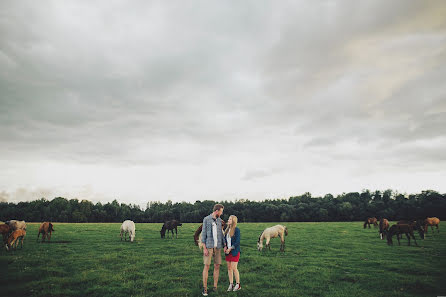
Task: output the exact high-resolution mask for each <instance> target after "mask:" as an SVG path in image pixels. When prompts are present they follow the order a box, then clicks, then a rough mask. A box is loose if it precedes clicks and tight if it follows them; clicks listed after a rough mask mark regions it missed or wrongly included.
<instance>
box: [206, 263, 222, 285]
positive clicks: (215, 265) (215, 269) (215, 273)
mask: <svg viewBox="0 0 446 297" xmlns="http://www.w3.org/2000/svg"><path fill="white" fill-rule="evenodd" d="M208 269H209V268H208ZM219 275H220V264H214V288H216V287H217V285H218V276H219Z"/></svg>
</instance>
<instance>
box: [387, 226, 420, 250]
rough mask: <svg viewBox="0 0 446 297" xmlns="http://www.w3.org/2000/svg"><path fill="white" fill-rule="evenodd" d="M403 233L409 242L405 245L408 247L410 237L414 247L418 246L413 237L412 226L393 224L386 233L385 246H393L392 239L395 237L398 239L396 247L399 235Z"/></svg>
mask: <svg viewBox="0 0 446 297" xmlns="http://www.w3.org/2000/svg"><path fill="white" fill-rule="evenodd" d="M403 233H404V234H406V237H407V239H408V240H409V242H408V243H407V245H410V237H412V238H413V240H415V245H418V244H417V240H416V239H415V236H414V235H413V227H412V225H408V224H395V225H393V226H392V227H390V229H389V232H388V233H387V244H388V245H393V241H392V237H393V236H394V235H396V238H397V239H398V245H400V235H401V234H403ZM409 235H410V236H409Z"/></svg>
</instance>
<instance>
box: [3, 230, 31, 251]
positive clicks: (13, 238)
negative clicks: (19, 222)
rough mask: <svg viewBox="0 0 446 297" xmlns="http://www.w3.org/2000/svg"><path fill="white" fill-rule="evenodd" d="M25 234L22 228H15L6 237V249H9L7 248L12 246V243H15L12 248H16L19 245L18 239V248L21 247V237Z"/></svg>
mask: <svg viewBox="0 0 446 297" xmlns="http://www.w3.org/2000/svg"><path fill="white" fill-rule="evenodd" d="M25 236H26V231H25V230H23V229H17V230H15V231H14V232H12V233H11V235H9V238H8V242H7V243H6V246H5V247H6V250H7V251H9V249H10V248H11V247H14V243H15V247H14V250H15V249H17V246H18V245H19V241H20V239H21V241H20V248H23V239H24V238H25Z"/></svg>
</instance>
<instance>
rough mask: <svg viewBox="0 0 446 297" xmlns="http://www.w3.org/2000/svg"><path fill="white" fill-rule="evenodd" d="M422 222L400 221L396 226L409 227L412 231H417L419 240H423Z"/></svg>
mask: <svg viewBox="0 0 446 297" xmlns="http://www.w3.org/2000/svg"><path fill="white" fill-rule="evenodd" d="M423 222H424V221H423V220H401V221H398V222H397V225H410V226H412V228H413V230H416V231H418V234H419V235H420V238H421V239H424V227H423Z"/></svg>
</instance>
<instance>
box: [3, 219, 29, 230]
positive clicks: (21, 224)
mask: <svg viewBox="0 0 446 297" xmlns="http://www.w3.org/2000/svg"><path fill="white" fill-rule="evenodd" d="M5 223H6V224H8V225H9V228H11V231H10V232H14V231H15V230H18V229H23V230H25V231H26V223H25V221H17V220H9V221H6V222H5Z"/></svg>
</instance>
